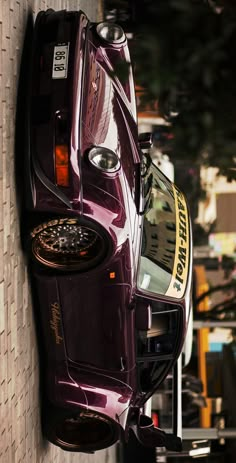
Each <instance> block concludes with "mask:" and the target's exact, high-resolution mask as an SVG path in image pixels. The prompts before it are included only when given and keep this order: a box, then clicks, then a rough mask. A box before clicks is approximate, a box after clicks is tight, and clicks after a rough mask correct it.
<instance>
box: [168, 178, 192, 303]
mask: <svg viewBox="0 0 236 463" xmlns="http://www.w3.org/2000/svg"><path fill="white" fill-rule="evenodd" d="M173 191H174V198H175V207H176V248H175V259H174V266H173V273H172V277H171V282H170V285H169V287H168V290H167V292H166V295H167V296H171V297H175V298H178V299H181V298H182V297H183V296H184V292H185V288H186V284H187V280H188V271H189V243H190V241H189V240H190V236H189V235H190V230H189V215H188V208H187V204H186V201H185V197H184V195H183V194H182V193H181V191H180V190H179V189H178V188H177V187H176V186H175V185H173Z"/></svg>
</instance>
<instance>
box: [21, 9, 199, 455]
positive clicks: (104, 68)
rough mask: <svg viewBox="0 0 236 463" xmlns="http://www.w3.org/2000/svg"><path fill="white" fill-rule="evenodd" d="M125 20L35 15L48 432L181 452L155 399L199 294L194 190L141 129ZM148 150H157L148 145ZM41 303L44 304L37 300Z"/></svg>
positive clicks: (62, 438) (35, 135)
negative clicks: (161, 166)
mask: <svg viewBox="0 0 236 463" xmlns="http://www.w3.org/2000/svg"><path fill="white" fill-rule="evenodd" d="M129 61H130V57H129V51H128V47H127V40H126V37H125V34H124V32H123V30H122V29H121V27H120V26H118V25H115V24H109V23H100V24H94V23H91V22H90V21H89V20H88V18H87V17H86V15H85V14H84V13H83V12H82V11H73V12H67V11H59V12H54V11H53V10H48V11H45V12H40V13H39V15H38V16H37V19H36V23H35V29H34V41H33V65H32V77H31V89H30V111H29V116H30V117H29V120H30V127H29V134H30V138H29V150H28V153H27V156H26V159H25V172H26V175H25V177H26V178H25V189H26V211H27V230H28V231H27V237H28V238H27V246H28V251H29V268H30V273H31V275H32V285H33V288H34V296H35V301H36V303H37V307H38V308H39V312H40V317H41V325H42V332H43V345H44V351H45V355H44V358H43V364H44V370H45V374H44V377H43V383H44V396H45V398H44V400H45V402H44V413H43V431H44V434H45V436H46V438H47V439H48V440H49V441H51V442H53V443H54V444H55V445H58V446H60V447H61V448H63V449H65V450H71V451H80V452H94V451H95V450H99V449H102V448H106V447H108V446H110V445H112V444H114V443H115V442H117V441H118V440H119V439H123V440H124V441H128V438H129V431H130V430H131V432H132V431H133V432H134V433H135V434H136V436H137V438H138V439H139V441H140V442H141V443H142V444H143V445H147V446H162V447H163V446H165V447H166V448H168V449H173V450H179V449H180V448H181V441H180V439H179V438H178V437H177V436H176V435H175V434H174V433H173V434H167V433H165V432H164V431H162V430H161V429H157V428H155V427H154V425H153V423H152V421H151V419H150V418H149V417H148V416H145V414H144V408H145V402H146V401H147V400H148V399H149V398H150V397H151V396H152V394H153V393H154V391H155V390H156V389H157V388H158V385H159V384H160V383H161V382H162V381H163V380H164V378H165V377H166V376H167V374H168V372H169V371H170V369H171V368H172V367H173V365H174V364H175V362H176V360H177V358H178V356H179V353H180V352H181V349H182V346H183V342H184V337H185V333H186V329H187V323H188V317H189V308H190V291H191V265H192V264H191V259H192V257H191V255H192V251H191V246H192V244H191V230H190V221H189V212H188V208H187V205H186V201H185V198H184V195H183V194H182V193H181V191H180V190H179V189H178V188H177V187H176V186H175V185H174V184H172V183H171V182H170V181H169V180H168V179H167V178H166V177H165V176H164V175H163V174H162V173H161V172H160V171H159V170H158V169H157V167H155V166H154V164H152V162H151V159H150V157H149V155H148V154H147V153H146V154H144V153H143V152H142V151H141V148H142V149H143V148H148V147H149V146H150V139H149V136H148V135H147V134H145V135H141V136H139V137H138V131H137V123H136V106H135V93H134V83H133V77H132V70H131V67H128V66H127V69H128V73H126V77H125V78H124V76H123V78H121V77H118V76H119V75H120V72H119V71H120V69H121V68H122V67H123V68H124V67H125V66H124V63H129ZM146 151H147V150H146ZM37 310H38V309H37Z"/></svg>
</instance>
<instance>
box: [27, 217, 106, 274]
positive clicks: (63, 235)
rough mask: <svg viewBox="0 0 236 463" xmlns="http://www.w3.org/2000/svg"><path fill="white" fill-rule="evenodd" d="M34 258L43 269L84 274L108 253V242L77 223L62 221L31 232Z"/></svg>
mask: <svg viewBox="0 0 236 463" xmlns="http://www.w3.org/2000/svg"><path fill="white" fill-rule="evenodd" d="M31 238H32V255H33V257H34V258H35V259H36V260H37V261H38V262H39V263H40V264H42V265H44V266H47V267H51V268H58V269H62V270H65V269H70V270H71V269H76V270H80V269H81V270H83V269H86V268H90V267H92V266H93V265H95V264H96V263H97V261H98V260H100V258H101V257H102V255H103V254H104V251H105V246H104V238H103V237H102V235H101V234H99V232H98V231H96V230H94V229H93V228H92V227H88V226H87V225H83V224H81V223H80V222H79V221H78V220H77V219H71V218H60V219H54V220H51V221H49V222H46V223H43V224H40V225H38V226H37V227H36V228H35V229H34V230H32V232H31Z"/></svg>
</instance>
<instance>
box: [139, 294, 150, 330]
mask: <svg viewBox="0 0 236 463" xmlns="http://www.w3.org/2000/svg"><path fill="white" fill-rule="evenodd" d="M151 326H152V311H151V307H150V305H149V304H148V303H147V302H146V301H142V300H138V301H137V303H136V306H135V327H136V328H137V330H140V331H147V330H150V328H151Z"/></svg>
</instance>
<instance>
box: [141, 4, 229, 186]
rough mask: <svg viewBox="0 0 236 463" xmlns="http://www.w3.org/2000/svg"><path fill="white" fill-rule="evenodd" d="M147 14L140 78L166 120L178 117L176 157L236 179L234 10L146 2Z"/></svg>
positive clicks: (145, 12)
mask: <svg viewBox="0 0 236 463" xmlns="http://www.w3.org/2000/svg"><path fill="white" fill-rule="evenodd" d="M144 10H145V11H144V13H143V18H142V23H141V22H140V23H139V24H137V25H136V42H135V47H133V54H134V61H135V69H136V72H135V77H136V80H137V81H138V83H139V84H141V85H142V86H143V87H144V88H145V89H146V96H147V97H148V98H149V99H150V100H151V99H153V98H157V99H158V101H159V104H160V111H161V112H162V113H163V114H164V115H165V114H166V113H168V112H169V110H170V109H171V108H172V109H173V110H174V111H175V112H177V115H176V116H175V117H173V118H172V125H173V131H174V135H175V138H174V147H173V148H174V152H175V153H176V155H178V156H181V157H182V158H184V157H185V158H188V159H189V158H191V159H192V160H193V161H194V162H196V163H198V164H199V165H201V164H202V163H204V164H206V165H210V166H215V167H218V168H219V173H221V174H223V175H226V176H227V178H228V180H233V179H236V59H235V50H236V7H235V6H231V4H230V2H227V3H226V1H225V3H224V7H223V8H222V9H221V10H220V12H219V10H218V13H217V12H216V9H215V8H212V6H211V5H210V4H209V3H208V2H206V1H203V0H195V1H194V0H159V1H151V0H146V1H145V2H144ZM144 64H145V65H144Z"/></svg>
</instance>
